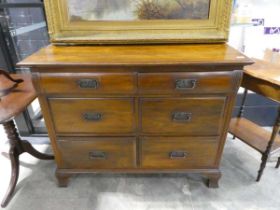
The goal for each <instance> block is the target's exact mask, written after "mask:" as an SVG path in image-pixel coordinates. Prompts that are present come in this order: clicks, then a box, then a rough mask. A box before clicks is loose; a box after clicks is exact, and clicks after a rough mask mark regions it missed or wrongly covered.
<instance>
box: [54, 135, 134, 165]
mask: <svg viewBox="0 0 280 210" xmlns="http://www.w3.org/2000/svg"><path fill="white" fill-rule="evenodd" d="M57 144H58V148H59V150H60V153H61V158H62V161H63V167H64V168H75V169H114V168H134V167H135V166H136V141H135V139H134V138H125V137H124V138H107V137H106V138H86V137H83V138H82V137H79V138H78V137H77V138H67V139H58V141H57Z"/></svg>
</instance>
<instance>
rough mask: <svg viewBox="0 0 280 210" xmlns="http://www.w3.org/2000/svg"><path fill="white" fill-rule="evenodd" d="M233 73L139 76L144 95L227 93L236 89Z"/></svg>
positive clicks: (151, 74) (139, 83) (150, 74)
mask: <svg viewBox="0 0 280 210" xmlns="http://www.w3.org/2000/svg"><path fill="white" fill-rule="evenodd" d="M232 80H233V73H232V72H214V73H146V74H144V73H143V74H139V81H138V85H139V91H140V93H143V94H156V95H158V94H159V95H160V94H182V93H183V94H184V93H227V92H231V91H233V89H234V83H233V82H232Z"/></svg>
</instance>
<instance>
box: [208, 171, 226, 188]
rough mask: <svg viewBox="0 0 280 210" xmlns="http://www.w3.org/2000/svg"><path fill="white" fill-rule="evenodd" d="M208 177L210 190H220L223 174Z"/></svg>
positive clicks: (212, 174)
mask: <svg viewBox="0 0 280 210" xmlns="http://www.w3.org/2000/svg"><path fill="white" fill-rule="evenodd" d="M206 176H207V177H208V182H207V185H208V187H209V188H219V180H220V178H221V177H222V174H221V172H217V173H209V174H206Z"/></svg>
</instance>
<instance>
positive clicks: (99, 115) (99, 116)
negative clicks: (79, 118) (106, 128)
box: [83, 112, 102, 122]
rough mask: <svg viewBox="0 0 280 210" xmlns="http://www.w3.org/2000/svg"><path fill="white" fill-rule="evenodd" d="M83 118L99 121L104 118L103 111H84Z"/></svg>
mask: <svg viewBox="0 0 280 210" xmlns="http://www.w3.org/2000/svg"><path fill="white" fill-rule="evenodd" d="M83 118H84V119H85V120H86V121H93V122H97V121H100V120H102V113H99V112H91V113H84V114H83Z"/></svg>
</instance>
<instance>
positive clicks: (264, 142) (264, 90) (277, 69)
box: [229, 59, 280, 181]
mask: <svg viewBox="0 0 280 210" xmlns="http://www.w3.org/2000/svg"><path fill="white" fill-rule="evenodd" d="M254 61H255V64H253V65H251V66H247V67H245V69H244V77H243V81H242V87H244V88H245V92H244V95H243V99H242V103H241V109H240V112H239V115H238V117H237V118H233V119H232V120H231V123H230V129H229V132H230V133H231V134H233V135H234V137H237V138H239V139H240V140H241V141H243V142H245V143H246V144H248V145H249V146H251V147H252V148H254V149H255V150H257V151H258V152H260V153H261V154H262V163H261V166H260V169H259V171H258V177H257V180H256V181H260V179H261V176H262V174H263V171H264V168H265V166H266V162H267V160H268V158H269V156H270V155H272V154H274V153H276V152H278V151H280V136H279V130H280V106H279V108H278V116H277V118H276V122H275V124H274V127H273V131H272V133H270V132H269V131H267V130H265V129H263V128H261V127H260V126H258V125H257V124H255V123H253V122H251V121H249V120H247V119H245V118H244V117H243V113H244V108H245V100H246V96H247V93H248V90H251V91H253V92H256V93H258V94H260V95H263V96H265V97H267V98H269V99H272V100H274V101H276V102H280V65H277V64H272V63H269V62H266V61H261V60H257V59H255V60H254ZM279 166H280V157H279V158H278V161H277V164H276V168H279Z"/></svg>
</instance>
